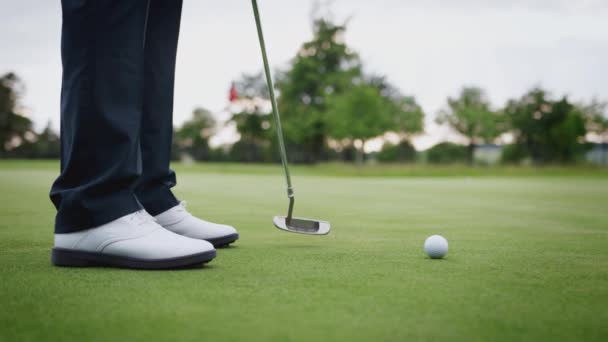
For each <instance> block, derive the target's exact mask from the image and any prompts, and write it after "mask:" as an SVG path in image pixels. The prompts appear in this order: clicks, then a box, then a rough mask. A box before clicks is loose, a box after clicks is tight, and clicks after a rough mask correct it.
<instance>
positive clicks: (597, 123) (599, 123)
mask: <svg viewBox="0 0 608 342" xmlns="http://www.w3.org/2000/svg"><path fill="white" fill-rule="evenodd" d="M579 106H580V108H581V110H582V111H583V113H584V115H585V118H586V128H587V132H589V133H593V134H595V135H597V137H598V138H599V139H600V141H601V142H602V143H608V114H607V113H606V108H607V107H608V104H606V103H604V102H599V101H597V100H595V99H594V100H592V101H591V102H590V103H589V104H581V105H579Z"/></svg>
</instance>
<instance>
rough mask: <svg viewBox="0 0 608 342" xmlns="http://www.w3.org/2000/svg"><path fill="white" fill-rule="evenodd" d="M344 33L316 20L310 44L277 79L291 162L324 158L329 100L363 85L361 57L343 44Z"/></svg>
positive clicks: (338, 27)
mask: <svg viewBox="0 0 608 342" xmlns="http://www.w3.org/2000/svg"><path fill="white" fill-rule="evenodd" d="M345 30H346V25H345V24H343V25H338V24H335V23H332V22H331V21H330V20H329V19H326V18H318V19H315V20H314V22H313V38H312V40H310V41H308V42H305V43H304V44H303V45H302V46H301V48H300V50H299V51H298V54H297V56H296V57H295V58H294V59H293V61H292V64H291V67H290V69H289V70H288V71H287V72H285V73H284V74H282V75H278V77H277V88H278V90H279V94H280V97H279V99H278V102H279V108H280V111H281V115H282V118H283V119H284V120H283V128H284V131H285V138H286V140H287V145H288V148H289V149H290V159H292V160H293V161H296V162H315V161H318V160H320V159H323V158H324V155H325V154H326V140H327V136H328V127H327V119H328V116H327V113H326V109H327V105H326V101H327V97H328V96H329V95H337V94H342V93H343V92H344V91H345V90H347V89H349V88H351V87H352V86H353V84H355V83H357V82H358V83H361V82H362V78H361V66H360V61H359V58H358V56H357V54H356V53H354V52H353V51H352V50H351V49H349V48H348V46H347V45H346V44H345V43H344V40H343V34H344V31H345Z"/></svg>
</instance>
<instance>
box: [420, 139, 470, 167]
mask: <svg viewBox="0 0 608 342" xmlns="http://www.w3.org/2000/svg"><path fill="white" fill-rule="evenodd" d="M426 155H427V160H428V161H429V163H434V164H449V163H458V162H464V161H465V160H467V158H468V151H467V148H466V147H465V146H462V145H458V144H453V143H449V142H442V143H439V144H437V145H435V146H433V147H431V148H429V149H428V150H427V151H426Z"/></svg>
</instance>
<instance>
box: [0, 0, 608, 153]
mask: <svg viewBox="0 0 608 342" xmlns="http://www.w3.org/2000/svg"><path fill="white" fill-rule="evenodd" d="M258 3H259V6H260V12H261V16H262V22H263V26H264V31H265V32H264V33H265V36H266V44H267V48H268V54H269V58H270V63H271V64H272V66H273V67H274V68H285V67H286V66H288V65H289V62H290V60H291V58H293V56H295V54H296V52H297V50H298V48H299V46H300V45H301V44H302V42H304V41H306V40H308V39H310V38H311V35H312V31H311V17H312V9H313V7H314V6H313V4H314V3H318V1H312V0H310V1H309V0H306V1H304V0H259V1H258ZM321 4H322V6H321V9H320V11H321V13H326V12H328V11H331V13H332V16H333V18H334V19H335V20H337V21H345V20H347V21H348V29H347V32H346V35H345V39H346V43H347V44H348V45H349V46H351V48H352V49H353V50H355V51H356V52H358V53H359V55H360V56H361V58H362V60H363V62H364V65H365V68H366V71H367V72H370V73H375V74H382V75H386V76H387V77H388V80H389V81H390V82H392V83H393V84H394V85H395V86H397V87H398V88H399V89H400V90H401V91H402V92H403V93H404V94H408V95H413V96H415V97H416V99H417V101H418V102H419V103H420V104H421V105H422V107H423V109H424V110H425V112H426V113H427V117H426V127H425V129H426V133H425V134H423V135H421V136H419V137H417V138H416V139H415V141H414V143H415V145H416V147H417V148H418V149H423V148H426V147H429V146H431V145H432V144H434V143H436V142H438V141H442V140H445V139H454V135H453V134H452V133H450V131H449V130H448V129H446V128H441V127H438V126H437V125H435V124H434V123H433V119H434V116H435V114H436V113H437V111H438V110H440V109H441V108H442V107H444V106H445V101H446V98H447V97H448V96H456V95H457V94H458V92H459V90H460V89H461V88H462V87H463V86H480V87H483V88H484V89H486V90H487V92H488V96H489V98H490V99H491V101H492V103H493V105H494V106H496V107H498V106H501V105H503V104H504V103H505V102H506V100H507V99H509V98H513V97H518V96H521V95H522V94H523V93H524V92H525V91H527V90H529V89H530V88H532V87H534V86H542V87H544V88H546V89H548V90H549V91H551V92H552V93H553V94H554V95H556V96H561V95H568V96H569V97H570V98H571V99H572V100H574V101H578V100H590V99H592V98H598V99H600V100H604V101H605V100H608V0H569V1H566V0H536V1H535V0H485V1H484V0H449V1H448V0H374V1H370V0H334V1H329V2H327V1H325V2H321ZM60 30H61V6H60V1H48V0H37V1H36V0H20V1H4V2H3V3H2V4H1V5H0V42H1V43H2V51H1V52H0V74H4V73H5V72H9V71H13V72H16V73H17V75H19V76H20V77H21V78H22V79H23V80H24V81H25V84H26V93H25V95H24V97H23V99H22V105H23V106H24V108H25V113H26V114H27V115H28V116H29V117H30V118H31V119H33V120H34V121H35V123H36V128H37V129H40V128H42V127H44V126H45V125H46V123H47V122H48V121H49V120H50V121H51V122H52V123H53V126H54V127H58V126H59V94H60V85H61V59H60V55H59V42H60ZM259 70H261V56H260V52H259V46H258V41H257V36H256V31H255V23H254V20H253V15H252V11H251V3H250V1H248V0H223V1H211V0H185V1H184V9H183V16H182V26H181V35H180V41H179V48H178V60H177V74H176V88H175V106H174V124H175V125H176V126H179V124H180V123H182V122H183V121H184V120H185V119H187V118H188V117H189V116H190V113H191V112H192V109H193V108H195V107H197V106H201V107H204V108H207V109H209V110H211V111H212V112H213V113H215V115H216V116H217V118H218V120H219V121H222V120H225V119H226V118H227V115H228V113H226V112H225V110H224V109H225V108H226V105H227V94H228V89H229V87H230V83H231V81H232V80H234V79H237V78H238V77H239V76H240V75H241V74H242V73H253V72H257V71H259ZM234 138H235V135H234V133H233V132H232V131H231V130H230V128H226V129H224V130H223V131H222V132H221V133H220V134H219V135H218V137H217V138H216V139H215V140H214V143H215V144H221V143H225V142H229V141H231V140H234ZM372 148H373V146H372Z"/></svg>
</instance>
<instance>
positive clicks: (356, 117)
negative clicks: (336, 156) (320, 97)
mask: <svg viewBox="0 0 608 342" xmlns="http://www.w3.org/2000/svg"><path fill="white" fill-rule="evenodd" d="M327 105H328V111H327V126H328V128H329V132H330V134H331V137H332V138H335V139H348V140H350V141H353V142H354V143H355V147H357V150H358V154H357V162H358V163H361V162H363V156H364V154H365V144H366V142H367V140H369V139H370V138H374V137H377V136H379V135H381V134H383V133H384V132H385V131H386V130H387V129H388V128H389V127H390V126H391V121H390V119H391V116H390V114H389V112H390V111H391V110H393V109H394V108H392V107H391V106H390V102H389V101H387V100H386V99H385V98H383V97H382V95H380V91H379V90H378V88H376V87H372V86H369V85H360V86H357V87H354V88H353V89H351V90H350V91H348V92H346V93H343V94H341V95H335V96H331V97H329V99H328V103H327Z"/></svg>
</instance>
